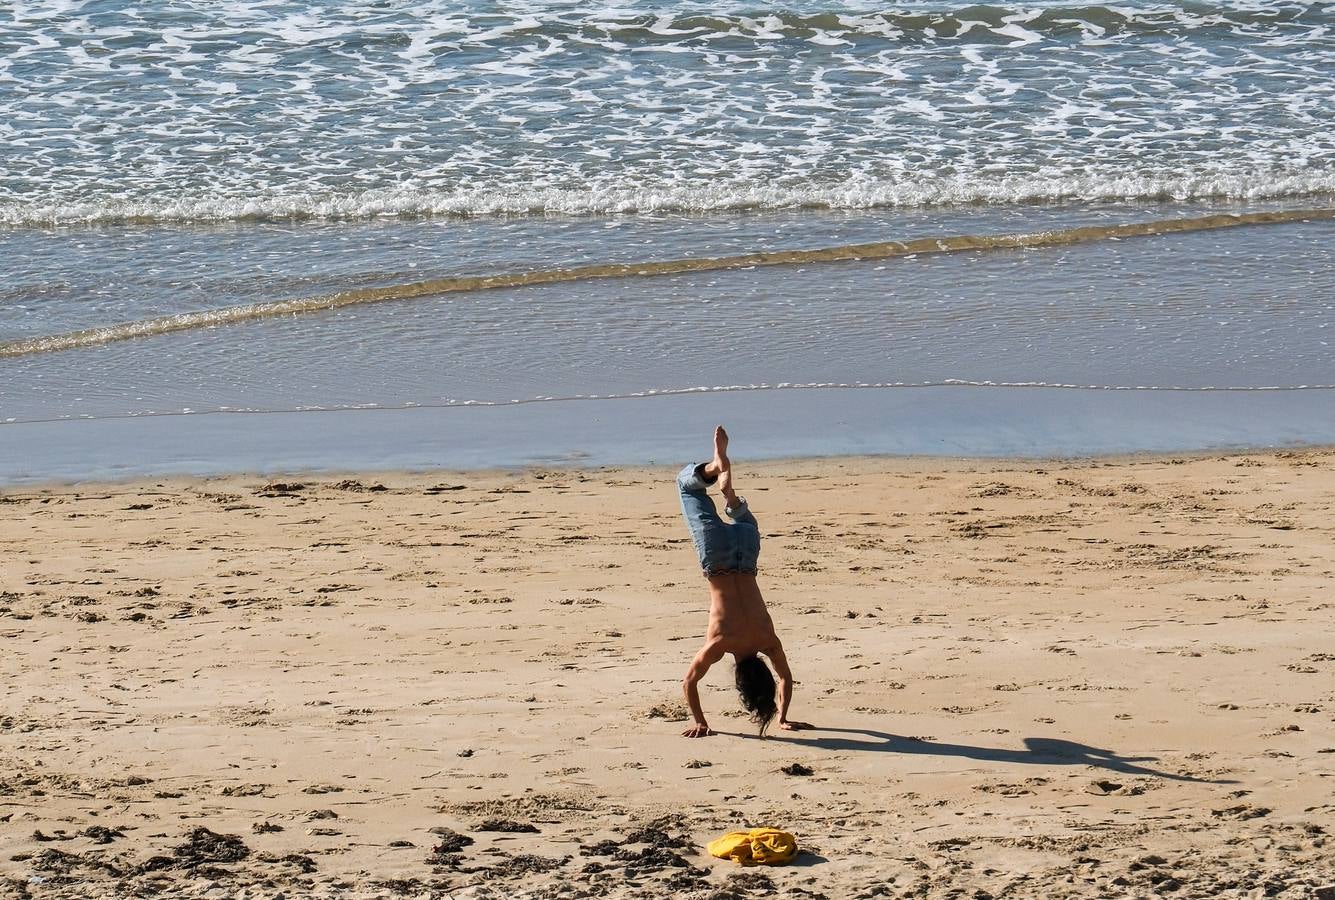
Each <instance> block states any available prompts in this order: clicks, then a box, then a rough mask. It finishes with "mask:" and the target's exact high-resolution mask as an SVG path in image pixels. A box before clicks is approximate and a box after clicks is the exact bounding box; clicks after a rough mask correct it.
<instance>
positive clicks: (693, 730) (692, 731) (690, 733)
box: [681, 722, 714, 738]
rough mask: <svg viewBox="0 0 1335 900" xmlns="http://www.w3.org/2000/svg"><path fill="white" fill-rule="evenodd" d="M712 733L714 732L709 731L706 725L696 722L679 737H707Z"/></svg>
mask: <svg viewBox="0 0 1335 900" xmlns="http://www.w3.org/2000/svg"><path fill="white" fill-rule="evenodd" d="M713 733H714V732H713V731H711V730H710V728H709V726H708V725H706V724H704V723H703V722H698V723H696V724H695V725H692V726H691V727H690V728H687V729H686V730H685V731H683V732H682V733H681V736H682V737H688V738H698V737H709V736H710V735H711V734H713Z"/></svg>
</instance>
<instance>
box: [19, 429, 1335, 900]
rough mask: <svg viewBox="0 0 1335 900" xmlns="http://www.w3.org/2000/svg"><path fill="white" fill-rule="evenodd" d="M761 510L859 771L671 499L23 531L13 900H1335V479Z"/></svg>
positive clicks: (963, 488) (1251, 464)
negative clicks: (744, 657)
mask: <svg viewBox="0 0 1335 900" xmlns="http://www.w3.org/2000/svg"><path fill="white" fill-rule="evenodd" d="M738 449H739V450H741V448H740V447H739V448H738ZM738 473H739V478H740V479H741V487H742V489H743V490H742V492H743V493H744V494H747V495H748V496H749V498H750V500H751V504H752V507H753V509H754V510H755V511H756V514H757V516H758V517H759V519H760V523H761V528H762V531H763V532H764V534H765V537H766V541H765V548H764V552H763V554H762V560H761V562H762V566H763V572H762V586H763V587H764V589H765V591H766V594H767V597H768V599H769V602H770V604H771V607H772V609H773V612H774V618H775V620H776V623H777V625H778V627H779V631H780V634H781V635H782V636H783V637H784V640H785V644H786V646H787V648H788V655H789V657H790V659H791V660H792V663H793V667H794V671H795V673H796V675H797V677H798V678H799V679H800V681H801V684H800V685H799V686H798V689H797V695H796V700H795V703H794V708H793V714H794V715H795V716H796V717H798V718H802V719H808V720H810V721H812V722H814V723H815V724H817V725H818V726H820V727H821V728H820V730H818V731H814V732H810V733H805V734H800V735H796V734H780V735H777V736H775V737H774V738H772V739H769V740H764V741H761V740H757V739H756V738H755V737H754V736H751V735H750V734H748V727H747V724H746V722H745V721H744V720H743V719H742V718H740V717H739V716H738V714H737V712H736V709H737V704H736V701H735V697H734V696H733V695H732V694H731V693H730V690H729V686H728V681H729V674H730V673H729V671H728V669H727V667H725V666H722V665H721V666H719V667H717V668H716V669H715V670H714V671H713V672H711V673H710V676H709V678H708V680H707V684H706V689H705V692H704V695H705V705H706V710H707V712H708V713H709V714H710V717H711V722H712V724H713V725H714V726H715V728H717V729H719V730H720V731H722V732H724V733H723V734H720V735H718V736H716V737H712V738H706V739H703V740H695V741H693V740H687V739H685V738H682V737H680V736H679V732H680V730H681V728H682V727H683V726H682V723H681V722H680V721H679V719H680V718H681V717H682V715H683V712H684V710H683V709H682V706H681V702H680V693H679V679H680V677H681V675H682V673H683V671H684V670H685V667H686V664H687V662H688V660H689V659H690V657H691V655H692V653H693V652H694V651H695V649H696V646H697V642H698V641H699V639H700V637H701V634H702V631H703V628H704V625H705V609H704V603H705V597H706V595H705V584H704V582H703V580H702V579H701V577H700V576H699V574H698V573H697V571H696V568H695V558H694V555H693V552H692V550H691V548H690V545H689V543H688V540H687V534H686V531H685V529H684V527H683V526H682V524H681V522H680V521H679V513H678V509H677V501H676V496H675V491H674V487H673V485H672V482H671V477H672V474H673V473H672V472H669V471H662V470H657V471H649V470H626V469H618V470H591V471H567V472H558V471H533V472H527V473H522V474H514V473H493V474H486V475H480V476H479V475H457V474H447V473H431V474H411V475H406V474H377V475H374V476H371V475H367V474H365V473H363V474H359V475H357V476H356V478H357V479H358V480H357V481H345V482H342V483H340V482H339V480H338V479H331V478H328V477H317V478H311V477H302V478H294V479H288V480H287V482H288V483H286V484H276V483H270V484H267V485H265V484H264V483H263V481H262V479H258V478H253V477H251V478H246V477H233V478H222V479H210V480H197V481H186V480H180V481H168V482H161V483H153V482H143V483H134V484H117V485H82V486H75V487H53V488H50V489H22V490H9V491H4V492H0V636H2V637H3V644H2V645H0V646H3V651H4V652H3V654H0V676H2V677H3V682H2V687H0V894H3V895H4V896H6V897H8V896H13V897H28V896H31V897H34V898H48V897H80V898H82V897H93V896H102V895H108V896H111V895H133V896H152V895H153V894H154V893H158V894H160V895H162V896H190V897H195V896H207V897H277V896H279V895H280V894H281V895H282V896H284V897H287V898H296V897H308V896H321V897H322V896H338V897H378V896H383V897H393V896H423V897H426V896H440V897H445V896H450V897H470V896H478V897H486V896H496V897H507V898H512V900H518V898H525V897H589V896H609V897H623V896H645V897H657V896H664V895H667V894H673V895H680V896H698V897H715V898H724V897H728V898H732V897H761V896H767V895H775V896H784V897H829V898H845V897H963V898H980V900H981V898H986V897H995V898H1002V897H1007V898H1014V897H1065V896H1081V897H1141V896H1159V895H1162V896H1171V897H1221V896H1223V897H1233V896H1248V897H1250V896H1271V897H1281V898H1298V897H1323V898H1324V897H1335V887H1332V888H1329V889H1327V888H1326V886H1328V885H1332V884H1335V843H1332V841H1335V838H1332V836H1331V835H1330V833H1329V832H1331V831H1332V830H1335V815H1332V813H1333V812H1335V796H1333V794H1335V728H1332V721H1333V719H1335V678H1333V677H1332V676H1335V592H1333V591H1332V584H1335V582H1333V581H1332V571H1333V570H1335V525H1333V523H1335V517H1333V513H1335V509H1333V507H1335V452H1331V451H1309V452H1286V453H1252V454H1247V455H1232V456H1224V457H1219V456H1210V457H1200V458H1188V459H1168V458H1156V459H1129V460H1117V461H1083V462H1074V463H1055V462H1054V463H1016V462H1008V463H972V462H953V461H938V460H900V461H893V460H884V459H880V460H876V459H872V460H832V461H823V462H817V461H804V462H796V463H782V464H766V465H760V466H748V465H747V464H746V463H745V461H744V460H739V462H738ZM382 485H383V488H382ZM794 763H796V764H800V766H799V767H796V768H792V764H794ZM786 767H788V768H790V771H792V772H796V773H798V774H788V773H785V772H784V771H783V770H784V769H785V768H786ZM801 767H805V768H801ZM754 825H773V826H777V827H781V828H785V829H788V830H791V831H793V832H795V833H796V834H797V835H798V837H799V839H800V840H801V842H802V844H803V845H804V847H806V848H807V852H806V853H805V854H804V855H803V856H802V857H801V858H800V860H799V863H798V864H797V865H794V866H790V867H785V868H777V869H767V870H763V871H762V870H756V869H747V870H742V869H741V868H739V867H737V866H736V865H734V864H732V863H728V862H723V861H718V860H712V859H710V858H708V857H707V856H705V855H704V854H703V852H702V845H703V843H704V842H705V841H707V840H708V839H710V838H712V837H714V836H716V835H718V834H720V833H722V832H724V831H726V830H729V829H733V828H737V827H746V826H754ZM201 829H203V830H201ZM433 829H434V831H433ZM488 829H490V830H488ZM497 829H500V830H497ZM515 829H521V830H515ZM470 841H471V843H470Z"/></svg>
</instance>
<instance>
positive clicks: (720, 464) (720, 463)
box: [714, 425, 732, 472]
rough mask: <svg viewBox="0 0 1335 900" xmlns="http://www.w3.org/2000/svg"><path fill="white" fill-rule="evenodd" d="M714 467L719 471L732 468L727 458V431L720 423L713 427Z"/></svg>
mask: <svg viewBox="0 0 1335 900" xmlns="http://www.w3.org/2000/svg"><path fill="white" fill-rule="evenodd" d="M714 467H715V468H716V469H717V470H718V471H720V472H726V471H728V469H730V468H732V463H731V462H730V461H729V460H728V432H726V431H724V430H723V426H722V425H720V426H718V427H717V428H715V429H714Z"/></svg>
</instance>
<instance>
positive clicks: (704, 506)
mask: <svg viewBox="0 0 1335 900" xmlns="http://www.w3.org/2000/svg"><path fill="white" fill-rule="evenodd" d="M704 469H705V464H704V463H699V464H696V465H690V466H687V467H686V468H684V469H682V470H681V473H680V474H679V475H677V488H678V490H679V491H680V493H681V513H682V515H683V516H685V517H686V527H687V528H689V529H690V530H691V539H692V540H694V541H695V552H696V554H697V555H698V556H699V557H700V567H701V568H702V569H704V572H705V575H706V576H708V575H726V574H730V573H734V572H737V573H741V574H743V575H754V574H756V563H757V562H758V561H759V559H760V526H759V525H758V524H756V517H755V516H753V515H751V510H750V509H749V508H748V507H747V505H746V500H744V499H743V498H741V497H738V498H737V505H736V506H735V507H728V508H727V509H725V510H724V511H725V512H726V513H727V514H728V516H729V518H731V519H732V523H731V524H729V523H728V522H725V521H723V519H722V518H720V517H719V514H718V510H717V509H716V508H715V506H714V501H713V500H712V499H711V498H710V496H709V495H708V494H707V493H705V487H706V486H707V485H709V484H713V482H707V481H705V477H704Z"/></svg>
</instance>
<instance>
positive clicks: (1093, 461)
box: [0, 443, 1335, 500]
mask: <svg viewBox="0 0 1335 900" xmlns="http://www.w3.org/2000/svg"><path fill="white" fill-rule="evenodd" d="M701 453H702V454H705V455H702V456H700V459H701V460H704V459H705V457H706V456H707V453H705V451H701ZM1309 454H1314V455H1317V456H1326V455H1335V443H1322V444H1294V445H1283V446H1249V447H1218V448H1205V449H1199V448H1198V449H1188V450H1143V451H1135V452H1129V453H1128V452H1123V453H1118V452H1110V453H1094V454H1088V455H1072V456H952V455H932V454H897V453H884V454H875V453H861V454H829V455H824V456H779V457H765V458H762V459H744V458H743V459H742V460H741V468H744V469H745V470H747V471H750V472H753V473H755V474H759V475H766V476H775V477H777V476H780V475H781V474H782V473H783V472H784V471H793V470H807V469H811V468H819V467H822V466H835V467H838V468H841V469H842V468H851V469H852V470H854V471H858V472H868V473H875V474H892V473H893V474H912V473H917V472H923V471H928V470H930V471H933V472H936V471H948V472H953V473H960V472H970V473H976V474H982V473H985V472H1007V471H1016V470H1020V469H1029V468H1033V467H1034V466H1059V467H1063V468H1080V467H1082V466H1085V467H1091V468H1095V467H1108V466H1135V465H1180V464H1182V463H1184V462H1200V461H1205V460H1217V461H1223V460H1227V459H1235V458H1242V457H1252V456H1261V457H1273V458H1275V459H1283V458H1286V457H1292V456H1302V455H1309ZM691 461H692V458H687V457H683V458H682V459H681V460H680V462H675V463H661V464H654V463H627V464H605V463H594V462H589V463H585V464H581V463H578V462H571V461H559V462H554V463H548V464H543V463H522V464H516V465H512V466H493V467H489V468H488V467H482V468H472V469H462V468H450V467H443V466H442V467H420V468H411V469H392V468H391V469H377V468H362V469H354V468H346V469H339V468H331V469H290V470H281V469H274V470H255V471H236V472H220V473H214V474H204V475H195V474H189V473H171V474H164V475H153V474H132V475H127V476H125V477H124V478H107V479H73V480H51V481H38V482H18V483H5V482H0V500H2V499H3V498H4V497H6V496H16V495H22V494H29V493H59V492H62V491H66V490H73V489H99V488H100V489H119V490H127V491H128V490H133V489H138V488H147V487H150V486H153V487H175V488H185V487H191V486H204V485H214V484H218V483H228V482H250V481H254V482H273V481H283V480H286V481H291V480H302V479H304V480H306V481H320V482H334V483H337V482H340V481H349V480H361V481H371V482H382V481H386V480H391V481H399V482H417V481H434V480H469V479H473V480H482V481H492V480H495V479H506V478H510V479H514V478H520V479H526V478H530V477H533V476H534V475H537V474H542V475H564V476H589V475H593V474H603V475H609V474H616V475H630V476H636V477H654V476H659V477H661V478H663V479H665V480H667V481H671V479H672V477H673V476H674V475H675V473H676V472H677V471H679V470H680V468H681V466H683V465H685V464H686V463H688V462H691Z"/></svg>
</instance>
